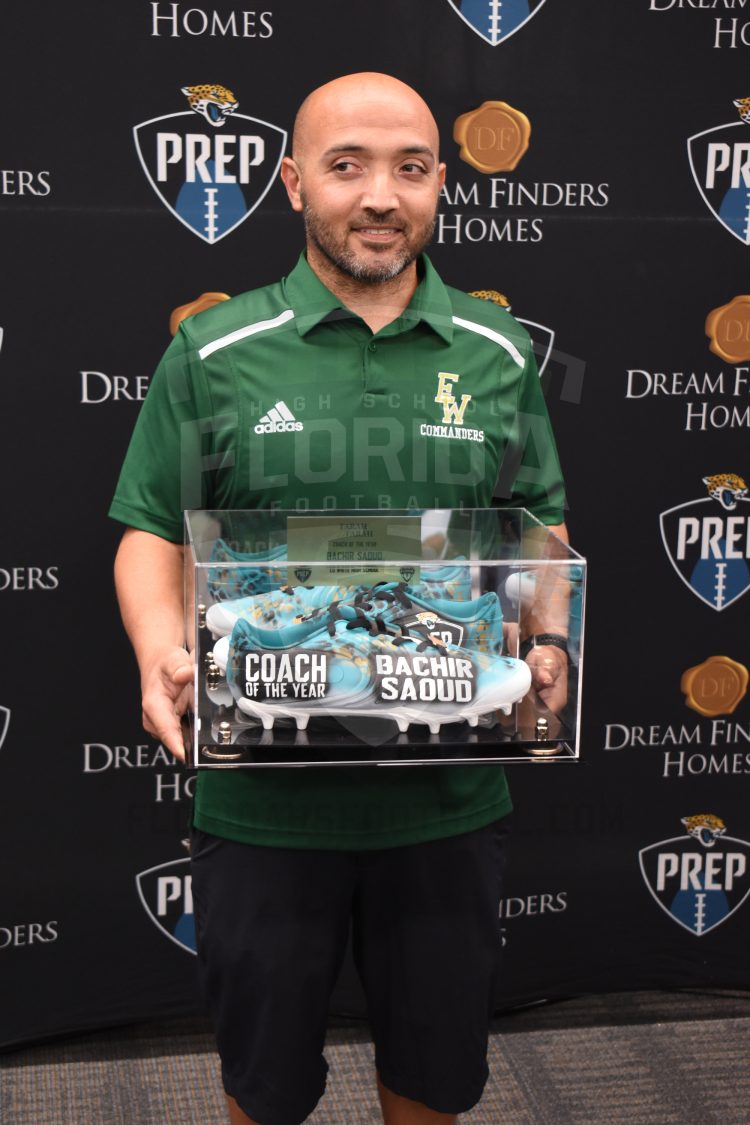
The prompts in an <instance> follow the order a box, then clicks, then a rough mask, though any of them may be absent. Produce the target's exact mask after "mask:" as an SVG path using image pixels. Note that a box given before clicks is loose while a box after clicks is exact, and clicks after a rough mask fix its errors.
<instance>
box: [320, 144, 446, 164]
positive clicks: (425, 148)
mask: <svg viewBox="0 0 750 1125" xmlns="http://www.w3.org/2000/svg"><path fill="white" fill-rule="evenodd" d="M370 151H371V150H370V149H368V148H367V146H366V145H356V144H354V145H347V144H340V145H332V146H331V148H328V149H326V151H325V152H324V153H323V159H326V158H327V157H329V156H337V155H338V154H339V153H344V152H363V153H366V152H370ZM397 155H399V156H429V157H430V158H431V159H432V160H434V159H435V153H434V152H433V151H432V149H431V148H430V147H429V145H405V146H404V147H403V148H400V149H398V150H397Z"/></svg>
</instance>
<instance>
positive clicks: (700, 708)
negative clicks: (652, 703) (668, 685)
mask: <svg viewBox="0 0 750 1125" xmlns="http://www.w3.org/2000/svg"><path fill="white" fill-rule="evenodd" d="M748 678H749V677H748V671H747V668H746V667H745V666H744V664H738V663H737V661H736V660H732V659H730V657H728V656H709V658H708V660H704V661H703V663H702V664H696V666H695V667H694V668H688V669H687V671H685V672H683V674H682V679H681V680H680V691H683V692H684V693H685V703H686V704H687V706H688V707H692V709H693V711H697V712H698V714H699V715H705V716H706V717H707V718H713V717H714V716H715V715H731V714H732V712H733V711H735V710H736V708H737V706H738V704H739V703H741V701H742V700H743V699H744V698H745V695H746V694H747V684H748Z"/></svg>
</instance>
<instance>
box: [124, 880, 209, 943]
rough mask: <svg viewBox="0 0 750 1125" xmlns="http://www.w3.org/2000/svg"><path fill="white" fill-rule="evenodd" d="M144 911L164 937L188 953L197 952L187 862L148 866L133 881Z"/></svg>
mask: <svg viewBox="0 0 750 1125" xmlns="http://www.w3.org/2000/svg"><path fill="white" fill-rule="evenodd" d="M135 882H136V886H137V888H138V895H139V897H140V900H141V903H142V905H143V909H144V910H145V911H146V913H147V914H148V916H149V918H150V919H151V921H152V922H153V923H154V925H155V926H156V927H157V929H159V930H161V932H162V933H163V934H164V936H165V937H167V938H169V940H170V941H173V942H174V944H175V945H179V946H180V948H181V949H184V950H186V951H187V952H188V953H195V952H196V942H195V920H194V917H193V890H192V877H191V875H190V860H189V859H176V860H173V861H172V862H171V863H161V864H159V866H158V867H149V868H148V870H147V871H141V873H140V874H139V875H136V878H135Z"/></svg>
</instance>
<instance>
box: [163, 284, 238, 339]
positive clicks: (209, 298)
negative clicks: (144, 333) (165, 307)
mask: <svg viewBox="0 0 750 1125" xmlns="http://www.w3.org/2000/svg"><path fill="white" fill-rule="evenodd" d="M228 300H229V294H228V293H201V295H200V297H196V298H195V300H194V301H188V302H187V304H186V305H178V306H177V308H176V309H173V310H172V315H171V316H170V318H169V331H170V332H171V333H172V335H173V336H174V335H175V334H176V332H177V329H178V328H179V327H180V325H181V324H182V322H183V320H184V319H185V317H188V316H195V314H196V313H199V312H204V311H205V310H206V309H211V308H213V306H214V305H220V304H221V302H222V301H228Z"/></svg>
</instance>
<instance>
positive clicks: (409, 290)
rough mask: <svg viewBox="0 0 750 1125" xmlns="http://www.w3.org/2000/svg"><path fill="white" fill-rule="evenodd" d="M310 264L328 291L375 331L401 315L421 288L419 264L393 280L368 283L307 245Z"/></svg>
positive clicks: (409, 267) (414, 263) (413, 265)
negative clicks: (418, 287) (419, 287)
mask: <svg viewBox="0 0 750 1125" xmlns="http://www.w3.org/2000/svg"><path fill="white" fill-rule="evenodd" d="M307 263H308V265H309V266H310V269H311V270H312V271H313V273H314V274H315V275H316V276H317V277H319V278H320V280H321V281H322V282H323V284H324V285H325V287H326V289H330V291H331V292H332V293H333V294H334V295H335V296H336V297H338V298H339V300H340V301H341V302H342V304H344V305H346V307H347V308H348V309H351V311H352V312H353V313H356V314H357V316H359V317H361V318H362V320H364V322H365V324H366V325H367V326H368V328H370V329H371V330H372V331H373V332H378V331H379V330H380V329H381V328H384V327H385V326H386V324H390V323H391V321H393V320H395V319H396V318H397V317H399V316H401V313H402V312H403V311H404V309H405V308H406V306H407V305H408V304H409V301H410V300H411V299H412V297H413V295H414V291H415V289H416V288H417V284H418V280H419V279H418V278H417V265H416V262H411V263H410V264H409V265H408V266H407V267H406V269H405V270H404V271H403V272H402V273H400V274H399V275H398V277H394V278H391V280H390V281H381V282H375V283H372V282H370V283H367V282H364V281H357V279H356V278H354V277H351V276H350V275H349V274H347V273H344V272H343V270H340V269H339V267H338V266H337V265H335V264H334V263H333V262H332V261H331V260H330V259H329V258H327V257H326V256H325V255H324V254H321V253H320V251H319V250H318V248H317V246H315V245H310V244H309V243H308V246H307Z"/></svg>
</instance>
